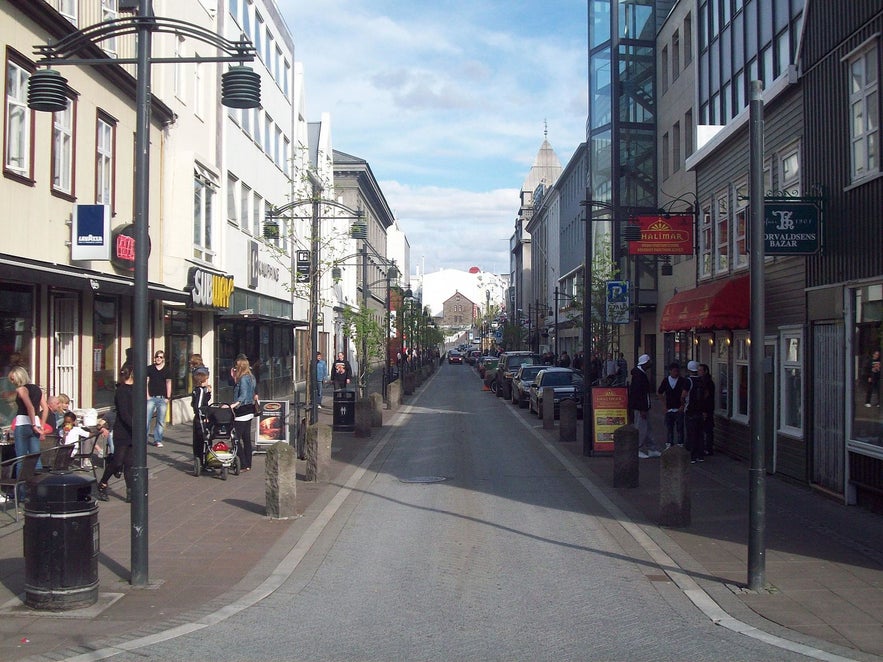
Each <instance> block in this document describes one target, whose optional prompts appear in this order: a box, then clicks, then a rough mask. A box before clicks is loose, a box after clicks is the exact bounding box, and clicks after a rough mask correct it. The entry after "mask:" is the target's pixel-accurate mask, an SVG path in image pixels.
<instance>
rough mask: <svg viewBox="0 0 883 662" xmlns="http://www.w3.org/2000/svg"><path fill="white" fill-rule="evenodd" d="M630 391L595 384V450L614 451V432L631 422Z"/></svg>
mask: <svg viewBox="0 0 883 662" xmlns="http://www.w3.org/2000/svg"><path fill="white" fill-rule="evenodd" d="M628 407H629V392H628V389H625V388H613V387H612V386H595V387H594V388H592V421H591V425H592V427H593V431H594V434H593V438H594V440H595V443H594V450H595V451H599V452H602V453H604V452H610V453H612V452H613V433H614V432H615V431H616V428H619V427H622V426H623V425H627V424H628V422H629V412H628Z"/></svg>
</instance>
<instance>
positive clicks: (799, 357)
mask: <svg viewBox="0 0 883 662" xmlns="http://www.w3.org/2000/svg"><path fill="white" fill-rule="evenodd" d="M781 356H782V360H781V371H782V372H781V374H780V376H779V379H780V382H781V387H780V389H779V397H780V402H779V411H780V412H781V414H780V421H779V429H780V431H781V432H786V433H788V434H793V435H798V436H803V332H802V331H801V330H799V329H798V330H794V331H783V332H782V345H781Z"/></svg>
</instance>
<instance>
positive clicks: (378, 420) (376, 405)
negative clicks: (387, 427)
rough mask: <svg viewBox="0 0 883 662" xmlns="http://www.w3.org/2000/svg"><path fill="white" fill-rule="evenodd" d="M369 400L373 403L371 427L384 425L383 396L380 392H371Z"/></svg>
mask: <svg viewBox="0 0 883 662" xmlns="http://www.w3.org/2000/svg"><path fill="white" fill-rule="evenodd" d="M368 402H370V403H371V427H372V428H382V427H383V396H382V395H380V394H379V393H369V394H368Z"/></svg>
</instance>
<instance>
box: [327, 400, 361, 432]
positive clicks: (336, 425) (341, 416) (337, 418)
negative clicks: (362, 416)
mask: <svg viewBox="0 0 883 662" xmlns="http://www.w3.org/2000/svg"><path fill="white" fill-rule="evenodd" d="M331 428H332V429H333V430H340V431H343V432H352V431H353V430H355V429H356V392H355V391H335V392H334V416H333V418H332V424H331Z"/></svg>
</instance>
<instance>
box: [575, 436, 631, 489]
mask: <svg viewBox="0 0 883 662" xmlns="http://www.w3.org/2000/svg"><path fill="white" fill-rule="evenodd" d="M585 423H586V422H585V421H583V424H584V425H585ZM637 486H638V428H636V427H635V426H634V425H623V426H622V427H618V428H616V430H614V431H613V487H637Z"/></svg>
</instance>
